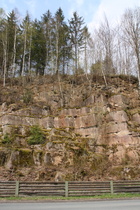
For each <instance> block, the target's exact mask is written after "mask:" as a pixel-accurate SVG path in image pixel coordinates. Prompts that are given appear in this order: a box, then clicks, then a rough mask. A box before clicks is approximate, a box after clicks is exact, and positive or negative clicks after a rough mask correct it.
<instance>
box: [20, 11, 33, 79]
mask: <svg viewBox="0 0 140 210" xmlns="http://www.w3.org/2000/svg"><path fill="white" fill-rule="evenodd" d="M21 39H22V43H23V44H22V46H23V48H22V50H23V51H22V66H21V75H22V76H25V73H27V72H28V71H30V69H31V66H30V59H31V42H32V22H31V20H30V16H29V14H28V13H27V14H26V16H25V18H24V19H23V21H22V24H21Z"/></svg>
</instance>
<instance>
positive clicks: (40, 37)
mask: <svg viewBox="0 0 140 210" xmlns="http://www.w3.org/2000/svg"><path fill="white" fill-rule="evenodd" d="M43 32H44V31H43V26H42V23H41V21H37V20H35V21H34V23H33V33H32V53H31V60H32V67H33V68H34V69H35V73H36V75H44V72H45V66H46V58H45V55H46V41H45V39H44V33H43Z"/></svg>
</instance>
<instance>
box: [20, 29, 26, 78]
mask: <svg viewBox="0 0 140 210" xmlns="http://www.w3.org/2000/svg"><path fill="white" fill-rule="evenodd" d="M26 40H27V37H26V29H24V47H23V60H22V72H21V76H24V71H25V54H26Z"/></svg>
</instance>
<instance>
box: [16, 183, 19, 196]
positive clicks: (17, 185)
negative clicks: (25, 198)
mask: <svg viewBox="0 0 140 210" xmlns="http://www.w3.org/2000/svg"><path fill="white" fill-rule="evenodd" d="M15 196H16V197H18V196H19V181H16V190H15Z"/></svg>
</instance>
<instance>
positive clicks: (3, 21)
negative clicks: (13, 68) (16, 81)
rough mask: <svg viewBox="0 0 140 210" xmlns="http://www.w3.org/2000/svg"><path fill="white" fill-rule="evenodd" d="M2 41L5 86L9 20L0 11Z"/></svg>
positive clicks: (2, 68) (0, 36)
mask: <svg viewBox="0 0 140 210" xmlns="http://www.w3.org/2000/svg"><path fill="white" fill-rule="evenodd" d="M0 39H1V47H2V67H1V70H2V76H3V86H5V79H6V76H7V19H6V15H5V11H4V10H3V9H1V10H0Z"/></svg>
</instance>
